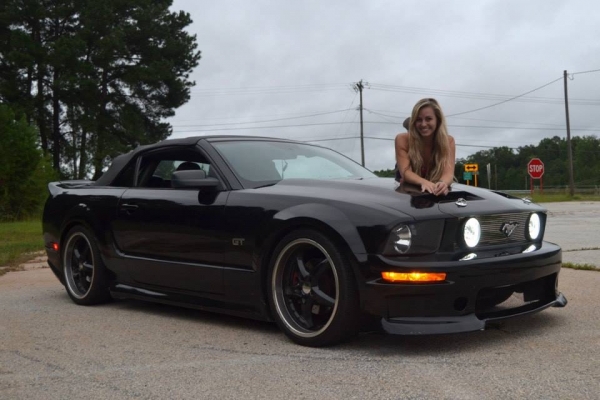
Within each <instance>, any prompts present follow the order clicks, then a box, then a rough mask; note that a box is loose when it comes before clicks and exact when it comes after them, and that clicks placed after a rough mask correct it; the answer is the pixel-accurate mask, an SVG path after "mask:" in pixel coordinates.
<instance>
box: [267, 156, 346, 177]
mask: <svg viewBox="0 0 600 400" xmlns="http://www.w3.org/2000/svg"><path fill="white" fill-rule="evenodd" d="M273 163H274V164H275V168H276V169H277V172H278V173H279V175H280V176H281V179H291V178H307V177H310V178H313V179H340V178H350V177H352V176H353V174H352V172H350V171H348V170H347V169H344V168H342V167H341V166H339V165H337V164H335V163H333V162H331V161H330V160H328V159H326V158H323V157H319V156H314V157H305V156H299V157H298V158H295V159H291V160H273Z"/></svg>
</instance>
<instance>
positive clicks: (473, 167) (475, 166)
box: [465, 164, 479, 172]
mask: <svg viewBox="0 0 600 400" xmlns="http://www.w3.org/2000/svg"><path fill="white" fill-rule="evenodd" d="M476 171H479V164H465V172H476Z"/></svg>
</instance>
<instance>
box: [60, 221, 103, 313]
mask: <svg viewBox="0 0 600 400" xmlns="http://www.w3.org/2000/svg"><path fill="white" fill-rule="evenodd" d="M62 254H63V257H62V262H63V273H64V277H65V287H66V289H67V293H68V294H69V297H71V299H72V300H73V301H74V302H75V303H77V304H80V305H92V304H98V303H103V302H106V301H108V300H110V293H109V291H108V284H107V279H106V275H107V274H106V269H105V267H104V264H103V263H102V260H101V258H100V253H99V251H98V246H97V244H96V242H95V238H94V236H93V235H92V234H91V233H90V232H89V231H88V230H87V229H86V228H85V227H83V226H77V227H75V228H73V229H71V230H70V231H69V233H68V234H67V236H66V240H65V246H64V248H63V253H62Z"/></svg>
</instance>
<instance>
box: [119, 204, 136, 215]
mask: <svg viewBox="0 0 600 400" xmlns="http://www.w3.org/2000/svg"><path fill="white" fill-rule="evenodd" d="M120 208H121V210H122V211H125V212H126V213H127V214H131V213H132V212H134V211H136V210H137V209H138V208H139V206H138V205H137V204H127V203H125V204H121V207H120Z"/></svg>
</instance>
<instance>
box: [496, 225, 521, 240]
mask: <svg viewBox="0 0 600 400" xmlns="http://www.w3.org/2000/svg"><path fill="white" fill-rule="evenodd" d="M517 226H519V223H518V222H505V223H503V224H502V226H501V227H500V230H501V231H502V233H504V236H506V237H509V236H510V235H512V233H513V232H514V231H515V229H517Z"/></svg>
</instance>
